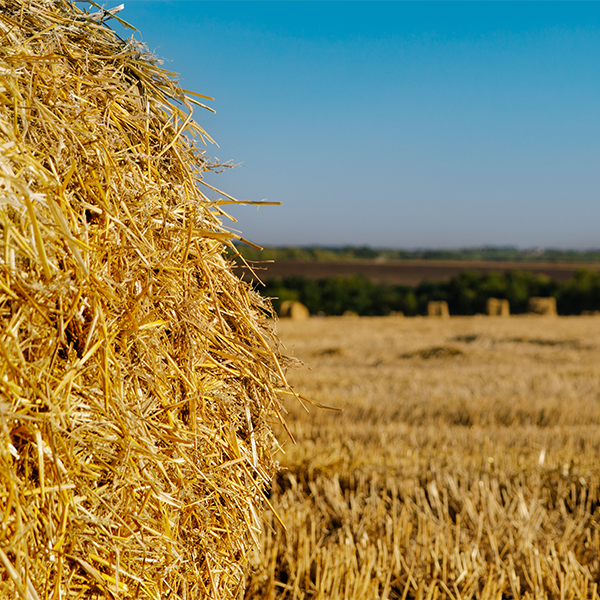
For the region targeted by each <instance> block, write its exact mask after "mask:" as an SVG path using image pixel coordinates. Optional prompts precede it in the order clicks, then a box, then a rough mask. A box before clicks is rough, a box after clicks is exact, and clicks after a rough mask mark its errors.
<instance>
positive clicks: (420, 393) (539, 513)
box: [247, 317, 600, 600]
mask: <svg viewBox="0 0 600 600" xmlns="http://www.w3.org/2000/svg"><path fill="white" fill-rule="evenodd" d="M278 330H279V333H280V336H281V338H282V340H283V342H284V344H285V345H286V346H287V351H288V354H290V355H293V356H295V357H297V358H299V359H300V360H302V361H303V362H304V363H306V365H308V366H309V367H310V369H309V368H306V367H304V368H301V369H298V370H292V371H291V372H290V380H291V382H292V383H293V385H294V386H295V388H296V389H297V390H298V391H299V393H301V394H302V395H304V396H306V397H309V398H311V399H313V400H315V401H317V402H320V403H322V404H325V405H328V406H335V407H338V408H340V409H343V412H334V411H328V410H321V409H316V408H314V407H310V412H306V411H304V410H303V409H302V408H301V406H299V405H298V404H295V403H294V402H290V403H289V411H290V412H289V415H288V422H289V424H290V426H291V429H292V431H293V433H294V436H295V437H296V441H297V444H296V445H293V444H292V443H287V444H285V454H283V455H282V456H281V459H280V460H281V464H282V467H283V469H282V471H281V472H280V474H279V475H278V477H277V479H276V481H275V482H274V484H273V487H272V490H271V502H272V504H273V505H274V507H275V510H276V511H277V513H278V515H279V516H280V517H281V519H282V521H283V522H284V523H285V525H286V528H287V532H285V531H284V529H283V528H282V527H281V525H279V523H278V521H277V519H276V518H275V517H273V516H272V515H271V516H268V518H267V520H268V524H267V526H266V527H265V530H264V532H263V535H262V538H261V544H262V548H261V551H260V552H257V553H256V554H255V556H253V558H252V561H251V565H250V570H249V575H248V590H247V597H249V598H250V597H251V598H307V599H308V598H311V599H312V598H315V599H316V598H322V599H325V598H327V599H332V600H335V599H338V598H339V599H341V598H344V599H349V598H356V599H364V600H371V599H375V598H391V599H394V598H401V599H406V598H421V599H423V600H425V599H433V598H455V599H458V598H460V599H466V598H561V599H562V598H594V599H595V598H597V597H598V589H597V588H598V583H600V579H599V577H600V575H599V572H600V569H599V555H600V491H599V490H600V462H599V460H598V459H599V456H600V435H599V432H600V363H599V361H598V353H599V352H600V318H594V317H559V318H546V317H511V318H510V319H503V318H489V317H464V318H460V317H458V318H452V319H450V320H446V321H444V320H436V319H427V318H412V319H408V318H406V319H403V318H396V317H383V318H360V319H358V318H344V317H342V318H333V317H332V318H326V319H312V320H310V321H308V322H301V323H297V322H290V321H281V322H279V323H278Z"/></svg>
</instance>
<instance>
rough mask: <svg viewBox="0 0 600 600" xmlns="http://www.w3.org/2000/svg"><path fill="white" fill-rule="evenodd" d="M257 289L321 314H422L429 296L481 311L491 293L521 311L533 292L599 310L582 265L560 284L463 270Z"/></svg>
mask: <svg viewBox="0 0 600 600" xmlns="http://www.w3.org/2000/svg"><path fill="white" fill-rule="evenodd" d="M259 291H260V293H261V294H262V295H263V296H268V297H270V298H273V305H274V307H275V309H276V310H278V309H279V306H280V305H281V302H283V301H285V300H298V301H300V302H302V303H303V304H304V305H306V306H307V307H308V309H309V310H310V312H311V314H319V313H322V314H325V315H342V314H344V313H345V312H346V311H352V312H355V313H357V314H359V315H365V316H377V315H388V314H390V313H391V312H393V311H401V312H403V313H404V314H406V315H416V314H424V313H425V312H426V310H427V302H428V301H430V300H446V301H447V302H448V307H449V309H450V314H453V315H473V314H476V313H483V312H485V309H486V302H487V299H488V298H491V297H493V298H506V299H507V300H508V301H509V302H510V310H511V312H512V313H523V312H526V311H527V303H528V300H529V298H531V297H532V296H554V297H555V298H556V302H557V307H558V312H559V314H562V315H578V314H581V312H582V311H593V310H600V274H599V273H597V272H594V271H585V270H584V271H578V272H577V274H576V275H575V276H574V277H573V278H572V279H571V280H569V281H567V282H563V283H559V282H557V281H554V280H552V279H550V278H548V277H546V276H543V275H534V274H532V273H527V272H522V271H507V272H506V273H497V272H490V273H486V274H480V273H478V272H476V271H463V272H462V273H460V274H459V275H457V276H456V277H453V278H452V279H449V280H448V281H442V282H432V281H425V282H423V283H421V284H420V285H418V286H417V287H411V286H407V285H386V284H376V283H373V282H372V281H370V280H369V279H367V278H366V277H363V276H361V275H353V276H351V277H330V278H327V279H309V278H306V277H301V276H290V277H284V278H282V279H270V280H268V281H267V282H266V285H265V287H261V288H259Z"/></svg>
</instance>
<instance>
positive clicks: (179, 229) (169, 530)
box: [0, 0, 285, 600]
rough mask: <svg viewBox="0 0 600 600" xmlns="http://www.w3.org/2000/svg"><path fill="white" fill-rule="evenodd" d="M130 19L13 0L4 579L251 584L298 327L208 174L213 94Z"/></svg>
mask: <svg viewBox="0 0 600 600" xmlns="http://www.w3.org/2000/svg"><path fill="white" fill-rule="evenodd" d="M98 8H99V7H98ZM109 17H112V15H111V14H109V13H108V12H107V11H103V10H102V9H99V10H98V12H97V13H93V14H88V13H86V12H84V11H82V10H80V9H79V8H77V7H76V6H75V5H74V4H72V3H71V2H68V1H67V0H38V1H33V0H31V1H30V0H0V225H1V227H0V521H1V526H0V561H1V562H2V565H3V568H2V567H0V597H2V598H13V597H20V598H24V599H28V600H38V599H42V598H44V599H59V598H69V599H71V598H172V599H179V598H181V599H183V598H189V599H191V598H199V597H214V598H221V599H225V598H230V597H234V596H236V595H238V594H239V593H241V589H242V587H243V559H244V556H245V555H246V553H247V550H248V548H249V546H251V545H252V543H253V537H254V538H256V535H257V533H258V532H259V530H260V512H261V510H262V506H263V502H264V499H263V494H262V489H263V486H264V485H265V484H266V483H267V482H268V481H269V480H270V476H271V474H272V473H273V471H274V468H275V464H274V461H273V458H272V451H273V449H274V447H275V445H276V442H275V439H274V437H273V435H272V429H271V423H272V420H273V419H275V418H277V417H279V415H280V411H281V406H280V404H279V401H278V390H279V389H280V388H282V387H284V386H285V380H284V375H283V372H282V370H281V367H280V366H279V364H280V363H279V355H278V350H277V340H276V339H275V337H274V336H273V335H272V334H271V332H270V330H269V327H268V320H267V318H266V317H267V314H268V307H266V306H264V304H261V301H260V299H259V298H258V296H256V295H255V294H254V293H253V292H252V291H251V290H250V289H249V288H248V287H247V286H246V285H245V284H244V283H243V282H240V281H239V280H238V279H237V278H236V277H235V276H234V275H233V274H232V270H231V268H230V264H229V263H228V261H227V260H226V259H225V258H224V256H223V250H224V248H225V244H227V243H230V242H231V239H232V238H233V237H235V236H233V234H231V233H229V232H228V231H227V230H226V229H225V228H224V227H223V226H222V224H221V218H222V217H223V215H224V213H223V212H222V210H221V209H220V208H219V206H218V205H219V203H223V202H219V201H211V200H210V199H209V198H208V197H207V196H205V195H204V194H203V193H202V191H201V189H205V188H202V186H203V185H206V184H205V182H204V181H203V173H205V172H206V171H209V170H211V169H214V168H216V165H215V164H213V163H211V162H210V161H209V160H208V159H207V157H206V156H205V154H204V151H202V150H200V149H198V148H197V147H196V146H195V145H194V144H193V143H192V142H191V141H190V140H191V139H192V137H193V136H196V140H198V139H199V140H200V141H201V142H204V141H205V140H210V138H209V137H208V135H207V134H206V133H205V132H204V131H203V129H202V128H201V127H200V126H199V125H198V124H196V123H195V122H194V121H193V120H192V116H191V113H192V111H191V109H192V104H199V105H200V106H203V105H202V104H201V103H200V101H199V100H198V99H194V98H191V97H190V93H189V92H185V91H184V90H182V89H181V88H180V87H179V86H178V84H177V83H176V81H175V80H174V79H173V77H172V76H171V74H169V73H168V72H166V71H164V70H163V69H162V68H161V67H160V66H159V65H160V63H159V61H157V60H156V59H155V58H154V57H152V56H151V55H149V53H148V52H147V50H146V49H145V48H144V47H143V46H141V45H140V44H138V43H136V42H134V41H123V40H121V39H120V38H119V37H118V36H117V35H116V34H115V33H114V32H113V31H112V30H111V29H110V28H109V27H108V26H107V25H106V24H105V21H106V19H107V18H109ZM196 98H198V96H197V95H196ZM208 188H210V186H208ZM208 192H209V193H210V194H212V193H213V189H212V188H210V189H209V190H208ZM227 198H228V197H227ZM231 201H232V199H228V200H226V201H225V203H230V202H231Z"/></svg>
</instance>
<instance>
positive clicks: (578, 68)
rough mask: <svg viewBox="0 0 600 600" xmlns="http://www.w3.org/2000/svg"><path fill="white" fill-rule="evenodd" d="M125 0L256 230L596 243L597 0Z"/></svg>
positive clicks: (451, 243) (272, 238)
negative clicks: (194, 106)
mask: <svg viewBox="0 0 600 600" xmlns="http://www.w3.org/2000/svg"><path fill="white" fill-rule="evenodd" d="M120 1H121V0H118V2H117V1H115V2H109V3H107V4H106V7H107V8H110V7H112V6H113V5H116V4H118V3H120ZM123 1H124V2H125V9H124V10H123V11H122V12H121V13H120V15H119V16H121V17H122V18H124V19H125V20H127V21H129V22H130V23H132V24H133V25H134V26H135V27H136V28H138V29H139V30H140V32H141V39H142V40H143V41H144V42H145V43H146V44H147V45H148V46H149V48H150V49H151V50H153V51H154V52H155V53H156V54H157V55H159V56H161V57H164V58H165V59H166V62H165V66H166V67H167V68H169V69H171V70H173V71H176V72H178V73H180V78H181V83H182V85H183V87H185V88H187V89H192V90H194V91H197V92H200V93H202V94H207V95H209V96H213V97H214V98H215V101H214V102H211V103H210V104H211V106H212V107H213V108H214V109H215V110H216V111H217V112H216V114H214V115H213V114H211V113H209V112H207V111H199V110H198V111H196V113H195V115H196V120H197V121H199V122H200V123H201V124H202V125H203V127H204V128H205V129H206V130H207V131H208V132H209V133H210V134H211V135H212V136H213V138H214V139H215V140H216V141H217V143H218V145H219V146H218V147H216V146H209V148H208V154H209V155H211V156H216V157H218V158H219V159H221V160H222V161H229V160H231V161H233V162H235V163H242V164H243V166H240V167H238V168H236V169H232V170H228V171H226V172H225V173H223V174H221V175H218V176H213V177H212V178H211V180H210V181H211V183H213V184H214V185H217V186H218V187H220V188H221V189H223V190H224V191H226V192H227V193H230V194H231V195H233V196H235V197H237V198H238V199H248V200H262V199H267V200H270V201H280V202H282V203H283V205H282V206H281V207H261V208H260V209H259V210H257V209H256V208H252V207H236V208H235V209H233V210H232V211H231V213H232V214H234V215H235V217H236V218H237V219H238V224H237V225H235V227H237V228H238V229H239V230H241V231H242V233H243V234H244V236H245V237H247V238H249V239H251V240H252V241H254V242H256V243H258V244H263V245H283V244H298V245H308V244H319V245H345V244H354V245H362V244H367V245H371V246H378V247H392V248H394V247H395V248H415V247H437V248H439V247H446V248H449V247H465V246H481V245H507V244H510V245H518V246H521V247H562V248H589V247H600V235H599V229H600V3H597V2H582V3H579V2H543V1H540V2H526V3H522V2H487V1H480V2H452V1H446V2H424V1H423V2H358V1H357V2H343V1H334V2H311V1H307V2H277V1H275V2H253V1H245V2H229V1H221V2H195V1H189V0H188V1H180V2H174V1H173V2H171V1H164V0H163V1H148V0H123ZM136 37H139V36H136Z"/></svg>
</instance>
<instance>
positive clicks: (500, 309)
mask: <svg viewBox="0 0 600 600" xmlns="http://www.w3.org/2000/svg"><path fill="white" fill-rule="evenodd" d="M486 312H487V314H488V316H490V317H509V316H510V303H509V301H508V300H506V299H504V298H503V299H501V298H488V299H487V310H486Z"/></svg>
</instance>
